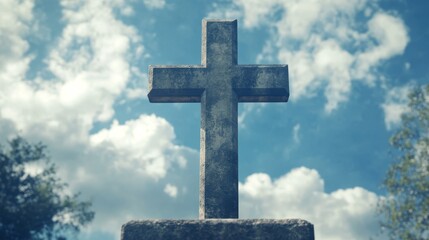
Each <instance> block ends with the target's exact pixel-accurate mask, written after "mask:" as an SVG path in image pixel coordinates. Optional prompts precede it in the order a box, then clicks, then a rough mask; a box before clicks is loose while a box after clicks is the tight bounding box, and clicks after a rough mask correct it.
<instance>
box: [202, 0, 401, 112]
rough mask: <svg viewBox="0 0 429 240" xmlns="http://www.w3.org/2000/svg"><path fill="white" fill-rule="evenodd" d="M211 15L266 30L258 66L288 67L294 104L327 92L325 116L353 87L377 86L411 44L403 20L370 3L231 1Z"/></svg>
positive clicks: (343, 100)
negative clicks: (385, 65)
mask: <svg viewBox="0 0 429 240" xmlns="http://www.w3.org/2000/svg"><path fill="white" fill-rule="evenodd" d="M209 15H213V16H217V17H222V16H228V17H233V18H240V19H241V20H242V22H243V23H244V27H245V28H257V27H264V28H268V29H269V31H268V32H269V38H268V39H267V41H266V44H265V46H264V47H263V50H262V52H261V54H260V55H259V56H258V57H257V60H258V62H264V61H268V62H281V63H287V64H289V70H290V89H291V99H292V100H296V99H300V98H307V97H313V96H315V95H316V94H317V93H318V92H319V91H321V90H323V91H324V93H325V97H326V99H327V102H326V104H325V112H327V113H330V112H332V111H334V110H335V109H337V108H338V106H339V104H341V103H343V102H346V101H347V100H348V98H349V95H350V92H351V90H352V82H353V81H362V82H364V83H366V84H368V85H369V86H372V85H374V83H375V82H376V80H378V79H379V77H378V76H379V75H380V74H379V73H377V67H378V66H379V65H380V64H381V63H382V62H383V61H386V60H388V59H390V58H392V57H394V56H397V55H400V54H402V53H403V51H404V50H405V47H406V45H407V43H408V42H409V37H408V33H407V29H406V26H405V24H404V23H403V21H402V19H401V18H400V17H398V16H397V15H394V14H391V13H386V12H384V11H383V10H382V9H380V8H379V7H378V6H377V4H376V3H374V2H372V1H367V0H352V1H340V0H328V1H314V0H297V1H288V0H269V1H263V2H262V1H244V0H233V1H232V3H231V4H229V5H225V4H224V5H214V10H213V11H212V12H211V13H209ZM273 59H277V60H273Z"/></svg>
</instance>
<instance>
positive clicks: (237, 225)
mask: <svg viewBox="0 0 429 240" xmlns="http://www.w3.org/2000/svg"><path fill="white" fill-rule="evenodd" d="M143 239H151V240H156V239H226V240H228V239H231V240H237V239H260V240H263V239H285V240H314V229H313V225H312V224H311V223H309V222H307V221H304V220H299V219H289V220H270V219H206V220H145V221H131V222H128V223H127V224H124V225H123V226H122V234H121V240H143Z"/></svg>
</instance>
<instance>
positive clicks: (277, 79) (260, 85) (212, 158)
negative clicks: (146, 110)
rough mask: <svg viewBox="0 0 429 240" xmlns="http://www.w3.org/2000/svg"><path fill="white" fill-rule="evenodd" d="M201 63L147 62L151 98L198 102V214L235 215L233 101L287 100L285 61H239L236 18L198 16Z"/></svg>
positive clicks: (235, 131) (235, 177) (235, 162)
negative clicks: (272, 63) (199, 110)
mask: <svg viewBox="0 0 429 240" xmlns="http://www.w3.org/2000/svg"><path fill="white" fill-rule="evenodd" d="M202 28H203V30H202V53H201V54H202V56H201V65H178V66H166V65H160V66H149V94H148V98H149V101H150V102H201V129H200V133H201V138H200V208H199V215H200V219H206V218H238V126H237V107H238V102H286V101H287V100H288V97H289V81H288V68H287V65H238V64H237V20H203V22H202Z"/></svg>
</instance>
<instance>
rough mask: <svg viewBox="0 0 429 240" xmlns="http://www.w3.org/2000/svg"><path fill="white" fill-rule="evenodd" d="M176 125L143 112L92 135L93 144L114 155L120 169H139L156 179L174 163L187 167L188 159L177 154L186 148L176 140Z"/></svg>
mask: <svg viewBox="0 0 429 240" xmlns="http://www.w3.org/2000/svg"><path fill="white" fill-rule="evenodd" d="M174 139H175V135H174V130H173V127H172V126H171V125H170V124H169V123H168V122H167V121H166V120H164V119H162V118H159V117H156V116H155V115H150V116H146V115H141V116H140V117H139V118H138V119H136V120H129V121H127V122H125V123H124V124H123V125H121V124H119V123H118V121H116V120H115V121H114V122H113V123H112V125H111V126H110V128H109V129H102V130H101V131H99V132H97V133H95V134H93V135H91V137H90V144H91V146H92V147H93V148H96V149H97V150H98V151H99V152H102V153H104V154H107V153H108V155H110V157H109V158H110V159H111V161H112V162H111V163H110V165H112V166H113V167H114V168H115V169H117V170H120V171H128V172H134V171H135V172H137V173H139V174H143V175H147V176H149V177H151V178H154V179H159V178H163V177H165V175H166V172H167V170H168V169H169V168H170V167H171V163H172V162H177V164H178V166H179V167H182V168H183V167H185V166H186V160H185V159H183V158H180V157H178V156H175V155H180V154H178V153H180V151H183V150H186V149H185V148H183V147H179V146H176V145H174V144H173V143H172V141H173V140H174Z"/></svg>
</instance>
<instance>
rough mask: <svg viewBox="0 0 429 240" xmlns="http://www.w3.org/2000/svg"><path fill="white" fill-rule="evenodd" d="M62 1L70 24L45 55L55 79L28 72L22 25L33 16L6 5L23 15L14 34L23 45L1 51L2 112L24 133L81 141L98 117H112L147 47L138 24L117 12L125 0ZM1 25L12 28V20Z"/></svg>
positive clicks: (0, 107)
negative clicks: (123, 19) (117, 15)
mask: <svg viewBox="0 0 429 240" xmlns="http://www.w3.org/2000/svg"><path fill="white" fill-rule="evenodd" d="M17 2H19V1H17ZM61 3H62V5H63V19H64V22H65V27H64V29H63V32H62V36H61V37H60V38H59V41H58V42H57V44H56V45H54V47H53V48H52V49H51V51H50V53H49V56H48V57H47V58H46V59H45V62H46V64H47V66H48V69H47V70H46V71H48V72H50V73H51V74H52V75H53V77H52V78H51V79H44V78H41V77H37V78H36V79H26V78H25V74H26V72H27V70H28V64H29V59H30V58H29V57H28V56H26V50H27V49H28V42H27V41H26V40H25V34H24V33H25V31H24V30H25V27H21V28H22V29H24V30H21V28H20V26H25V23H26V21H27V20H28V19H24V20H20V19H21V18H20V11H17V13H15V11H10V9H14V7H13V6H9V7H10V9H6V12H8V14H9V15H13V14H11V13H14V14H15V16H14V17H15V18H13V16H12V17H9V18H10V19H15V20H16V21H18V23H17V27H16V29H15V30H14V29H10V33H9V35H10V36H14V37H13V39H14V40H13V43H16V44H15V45H16V46H17V48H19V50H16V51H14V52H7V51H2V52H0V54H1V56H0V59H2V60H1V61H6V62H7V63H6V64H5V65H4V66H6V69H5V70H4V71H2V73H1V74H0V83H1V85H2V88H1V89H0V96H1V99H0V117H1V119H2V120H3V121H6V120H7V121H9V122H11V123H13V125H14V128H15V130H16V131H22V133H27V134H30V133H34V134H36V135H42V137H51V138H54V137H58V136H62V135H67V136H68V140H69V141H82V140H83V139H85V138H86V136H87V133H88V132H89V130H90V129H91V128H92V126H93V124H94V123H95V122H98V121H107V120H109V119H111V118H112V116H113V114H114V110H113V107H112V106H113V103H114V102H115V100H116V99H117V98H118V97H120V96H121V94H123V92H124V90H126V89H127V85H128V83H129V82H130V80H132V79H133V78H134V77H136V72H135V71H132V70H131V69H132V68H133V66H132V64H131V63H130V62H131V61H132V60H135V59H137V58H138V57H139V56H138V54H139V52H140V54H141V52H142V51H143V50H142V49H143V47H142V46H141V45H140V37H139V36H138V34H137V31H136V30H135V28H133V27H130V26H126V25H124V24H123V23H122V22H121V21H119V20H117V19H116V18H115V14H114V9H115V8H121V7H123V6H124V4H123V3H122V2H121V1H109V2H103V1H94V2H93V1H84V2H81V1H63V2H61ZM17 5H18V4H17ZM27 5H30V4H24V5H23V6H20V5H19V6H20V7H16V8H17V9H20V8H24V7H26V8H30V7H28V6H27ZM2 9H3V8H2ZM28 11H30V13H31V9H30V10H28ZM23 12H24V13H25V14H27V12H25V11H23ZM24 13H23V14H24ZM28 15H29V16H31V14H28ZM9 18H8V19H9ZM15 20H13V21H15ZM11 21H12V20H11ZM0 27H1V28H2V31H3V29H8V25H7V24H5V25H4V26H3V25H1V26H0ZM8 31H9V30H8ZM11 41H12V40H11ZM11 43H12V42H11ZM12 45H13V44H12ZM134 50H136V51H134ZM134 52H136V53H137V54H134ZM134 89H135V90H136V89H137V88H134ZM95 99H96V101H95Z"/></svg>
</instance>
